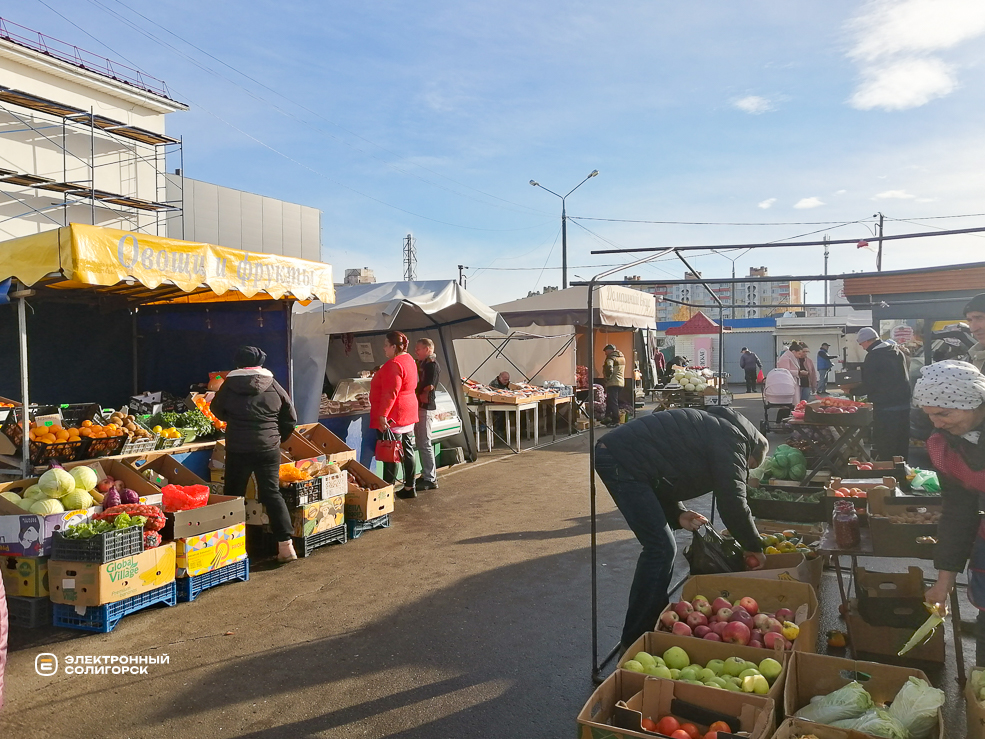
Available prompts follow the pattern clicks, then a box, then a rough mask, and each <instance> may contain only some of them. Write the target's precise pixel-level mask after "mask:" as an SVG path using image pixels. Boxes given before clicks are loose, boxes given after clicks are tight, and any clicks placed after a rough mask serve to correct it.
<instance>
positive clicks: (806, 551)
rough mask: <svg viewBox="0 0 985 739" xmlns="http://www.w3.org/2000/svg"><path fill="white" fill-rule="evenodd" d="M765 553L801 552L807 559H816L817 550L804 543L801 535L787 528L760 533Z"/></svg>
mask: <svg viewBox="0 0 985 739" xmlns="http://www.w3.org/2000/svg"><path fill="white" fill-rule="evenodd" d="M759 540H760V541H761V542H762V543H763V552H764V553H765V554H794V553H800V554H803V555H804V557H806V558H807V559H817V552H816V551H815V550H814V549H812V548H811V547H809V546H807V544H805V543H804V539H803V537H802V536H801V535H800V534H798V533H797V532H796V531H794V530H792V529H789V530H787V531H782V532H780V533H776V534H761V535H760V537H759Z"/></svg>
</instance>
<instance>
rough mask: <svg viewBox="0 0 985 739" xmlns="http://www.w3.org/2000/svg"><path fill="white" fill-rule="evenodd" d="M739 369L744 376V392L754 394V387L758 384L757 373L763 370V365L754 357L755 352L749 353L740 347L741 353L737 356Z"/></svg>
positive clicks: (745, 348)
mask: <svg viewBox="0 0 985 739" xmlns="http://www.w3.org/2000/svg"><path fill="white" fill-rule="evenodd" d="M739 368H740V369H741V370H742V372H743V373H744V374H745V378H746V392H747V393H754V392H756V385H757V384H758V383H759V372H760V370H762V369H763V363H762V362H761V361H760V359H759V357H758V356H757V355H756V352H753V351H749V349H748V348H747V347H742V353H741V354H740V355H739Z"/></svg>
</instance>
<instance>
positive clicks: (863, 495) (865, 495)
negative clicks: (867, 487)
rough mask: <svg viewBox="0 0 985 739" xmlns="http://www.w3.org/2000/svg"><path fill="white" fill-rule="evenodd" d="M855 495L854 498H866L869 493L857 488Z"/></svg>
mask: <svg viewBox="0 0 985 739" xmlns="http://www.w3.org/2000/svg"><path fill="white" fill-rule="evenodd" d="M855 497H856V498H868V497H869V494H868V493H867V492H865V491H864V490H859V491H858V493H856V494H855Z"/></svg>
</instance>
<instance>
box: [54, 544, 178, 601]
mask: <svg viewBox="0 0 985 739" xmlns="http://www.w3.org/2000/svg"><path fill="white" fill-rule="evenodd" d="M48 575H49V581H50V586H51V601H52V602H53V603H67V604H68V605H73V606H80V607H81V606H101V605H104V604H106V603H116V602H117V601H121V600H123V599H124V598H130V597H132V596H134V595H140V594H141V593H146V592H147V591H149V590H153V589H154V588H159V587H161V586H162V585H167V584H168V583H169V582H173V581H174V575H175V545H174V542H170V543H168V544H162V545H161V546H159V547H156V548H154V549H147V550H145V551H143V552H141V553H140V554H135V555H133V556H132V557H124V558H123V559H117V560H113V561H112V562H107V563H106V564H98V563H96V562H59V561H57V560H51V561H50V562H49V563H48Z"/></svg>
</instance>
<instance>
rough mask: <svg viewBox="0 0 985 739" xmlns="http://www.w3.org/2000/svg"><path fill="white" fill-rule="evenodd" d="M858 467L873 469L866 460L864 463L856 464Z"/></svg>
mask: <svg viewBox="0 0 985 739" xmlns="http://www.w3.org/2000/svg"><path fill="white" fill-rule="evenodd" d="M858 468H859V469H860V470H871V469H874V468H873V466H872V465H871V464H869V463H868V462H866V463H865V464H860V465H859V466H858Z"/></svg>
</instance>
